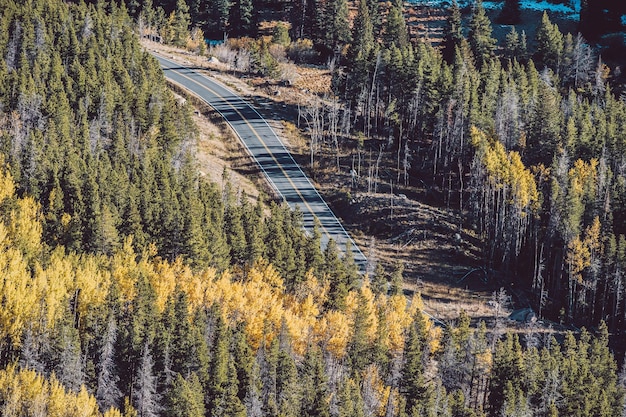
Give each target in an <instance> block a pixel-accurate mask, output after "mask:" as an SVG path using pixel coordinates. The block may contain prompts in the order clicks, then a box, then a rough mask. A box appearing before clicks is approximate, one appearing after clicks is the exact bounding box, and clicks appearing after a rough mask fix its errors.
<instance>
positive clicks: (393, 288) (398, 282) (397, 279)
mask: <svg viewBox="0 0 626 417" xmlns="http://www.w3.org/2000/svg"><path fill="white" fill-rule="evenodd" d="M403 273H404V265H403V264H402V263H399V262H398V263H396V265H395V267H394V269H393V272H392V273H391V284H390V287H389V295H402V288H403V287H404V277H403V275H402V274H403Z"/></svg>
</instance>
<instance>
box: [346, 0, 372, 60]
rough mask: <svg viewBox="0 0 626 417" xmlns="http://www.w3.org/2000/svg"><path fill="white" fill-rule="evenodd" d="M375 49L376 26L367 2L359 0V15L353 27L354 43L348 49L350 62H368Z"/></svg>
mask: <svg viewBox="0 0 626 417" xmlns="http://www.w3.org/2000/svg"><path fill="white" fill-rule="evenodd" d="M373 49H374V25H373V24H372V18H371V16H370V12H369V8H368V5H367V0H359V2H358V9H357V15H356V17H355V18H354V23H353V25H352V43H351V44H350V48H349V49H348V59H349V60H350V61H365V60H368V59H369V57H370V54H371V52H372V50H373Z"/></svg>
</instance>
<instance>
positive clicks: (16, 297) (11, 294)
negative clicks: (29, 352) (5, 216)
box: [0, 223, 39, 346]
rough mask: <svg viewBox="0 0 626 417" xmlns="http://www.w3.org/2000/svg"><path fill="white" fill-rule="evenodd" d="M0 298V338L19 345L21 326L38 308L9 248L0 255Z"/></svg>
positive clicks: (17, 254)
mask: <svg viewBox="0 0 626 417" xmlns="http://www.w3.org/2000/svg"><path fill="white" fill-rule="evenodd" d="M0 225H1V223H0ZM0 299H1V300H2V303H0V338H2V339H4V338H7V337H8V338H10V339H11V341H12V342H13V344H15V345H16V346H19V345H20V338H21V334H22V330H23V328H24V325H25V324H26V323H28V322H30V321H31V320H32V319H33V318H34V316H35V314H36V312H37V311H38V309H39V305H38V303H37V301H38V300H37V292H36V291H35V289H34V288H33V280H32V278H31V275H30V273H29V271H28V265H27V263H26V261H25V260H24V258H23V256H22V253H21V251H19V250H17V249H15V248H13V247H9V248H8V249H6V250H3V251H1V252H0Z"/></svg>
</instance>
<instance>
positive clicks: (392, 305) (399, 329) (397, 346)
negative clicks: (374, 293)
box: [379, 294, 413, 352]
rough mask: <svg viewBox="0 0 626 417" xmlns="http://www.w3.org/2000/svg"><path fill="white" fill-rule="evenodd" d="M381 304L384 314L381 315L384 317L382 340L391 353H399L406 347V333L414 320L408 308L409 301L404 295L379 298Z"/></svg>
mask: <svg viewBox="0 0 626 417" xmlns="http://www.w3.org/2000/svg"><path fill="white" fill-rule="evenodd" d="M379 302H380V305H379V309H381V313H382V314H380V315H379V316H380V317H382V320H381V323H380V326H381V328H380V332H382V334H383V336H384V337H383V338H382V340H384V341H385V342H386V346H385V347H386V348H387V349H389V350H390V351H391V352H399V351H401V350H402V348H403V346H404V331H405V330H406V329H407V327H408V326H409V325H410V324H411V322H412V320H413V319H412V316H411V314H410V310H409V309H408V308H407V300H406V298H405V297H404V296H403V295H400V294H397V295H392V296H391V297H379Z"/></svg>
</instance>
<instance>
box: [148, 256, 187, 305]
mask: <svg viewBox="0 0 626 417" xmlns="http://www.w3.org/2000/svg"><path fill="white" fill-rule="evenodd" d="M181 267H182V262H181V261H180V260H176V261H175V262H174V263H169V262H166V261H164V260H160V261H157V262H156V265H155V266H154V272H153V273H150V274H149V281H150V284H152V288H153V289H154V292H155V295H156V306H157V310H158V311H159V313H163V311H164V310H165V304H167V300H168V299H169V298H170V296H171V295H172V294H173V293H174V290H175V289H176V282H177V281H178V276H177V275H178V274H179V273H180V272H181V271H180V269H181ZM151 272H152V271H151Z"/></svg>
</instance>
